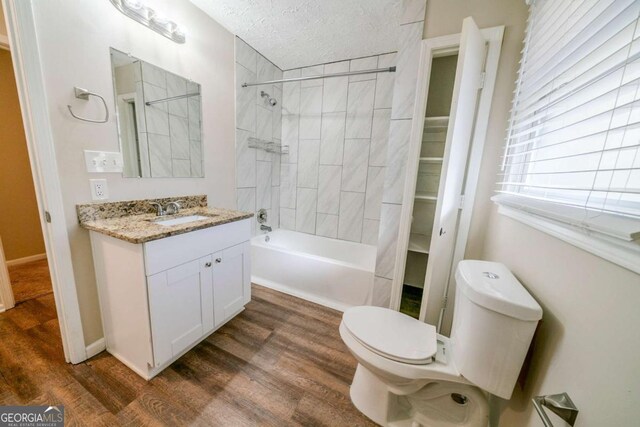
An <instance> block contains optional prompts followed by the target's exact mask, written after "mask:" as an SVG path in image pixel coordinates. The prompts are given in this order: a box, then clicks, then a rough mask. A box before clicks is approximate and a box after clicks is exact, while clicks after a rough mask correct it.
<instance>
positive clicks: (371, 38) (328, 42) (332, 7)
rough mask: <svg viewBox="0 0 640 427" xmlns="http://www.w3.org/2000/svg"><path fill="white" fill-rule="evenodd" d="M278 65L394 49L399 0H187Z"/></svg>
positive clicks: (294, 65)
mask: <svg viewBox="0 0 640 427" xmlns="http://www.w3.org/2000/svg"><path fill="white" fill-rule="evenodd" d="M190 1H191V3H193V4H195V5H196V6H198V7H199V8H200V9H202V10H203V11H205V12H206V13H207V14H208V15H209V16H211V17H212V18H213V19H214V20H216V21H217V22H219V23H220V24H221V25H223V26H224V27H225V28H227V29H228V30H229V31H231V32H232V33H234V34H236V35H237V36H239V37H240V38H242V39H243V40H244V41H246V42H247V43H249V44H250V45H251V46H252V47H253V48H254V49H256V50H258V51H259V52H260V53H261V54H262V55H264V56H265V57H266V58H267V59H269V60H270V61H272V62H273V63H274V64H276V65H277V66H278V67H280V68H281V69H283V70H288V69H291V68H299V67H305V66H309V65H315V64H322V63H326V62H333V61H339V60H342V59H349V58H357V57H360V56H369V55H376V54H380V53H386V52H393V51H395V50H397V47H396V46H397V40H398V30H399V19H400V13H401V11H400V9H401V1H400V0H190Z"/></svg>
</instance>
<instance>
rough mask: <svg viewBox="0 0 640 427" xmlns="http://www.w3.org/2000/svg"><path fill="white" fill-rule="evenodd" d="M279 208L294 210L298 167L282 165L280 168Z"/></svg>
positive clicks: (293, 164) (295, 165) (287, 164)
mask: <svg viewBox="0 0 640 427" xmlns="http://www.w3.org/2000/svg"><path fill="white" fill-rule="evenodd" d="M280 171H281V173H280V207H282V208H289V209H295V208H296V191H297V189H298V184H297V182H298V165H297V164H295V163H292V164H289V163H283V164H282V166H281V167H280Z"/></svg>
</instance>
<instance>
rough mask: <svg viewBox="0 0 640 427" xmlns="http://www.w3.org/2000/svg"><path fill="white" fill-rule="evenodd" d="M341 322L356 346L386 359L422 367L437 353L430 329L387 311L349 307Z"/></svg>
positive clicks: (365, 307) (436, 346)
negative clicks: (355, 341) (360, 346)
mask: <svg viewBox="0 0 640 427" xmlns="http://www.w3.org/2000/svg"><path fill="white" fill-rule="evenodd" d="M342 322H343V324H344V326H345V327H346V329H347V330H348V331H349V333H350V334H351V335H352V336H353V337H354V338H355V339H356V340H357V341H358V342H359V343H360V344H362V345H363V346H364V347H366V348H367V349H369V350H371V351H372V352H374V353H376V354H378V355H380V356H382V357H385V358H387V359H390V360H394V361H397V362H401V363H407V364H411V365H426V364H428V363H431V361H432V357H433V356H434V355H435V354H436V352H437V350H438V345H437V338H436V328H435V327H434V326H432V325H429V324H427V323H424V322H421V321H419V320H416V319H414V318H412V317H409V316H407V315H406V314H402V313H400V312H397V311H394V310H391V309H388V308H382V307H371V306H361V307H353V308H350V309H348V310H347V311H345V312H344V315H343V316H342Z"/></svg>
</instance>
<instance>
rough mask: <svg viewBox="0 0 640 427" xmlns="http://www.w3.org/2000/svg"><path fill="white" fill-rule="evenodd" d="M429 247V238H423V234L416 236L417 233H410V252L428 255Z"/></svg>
mask: <svg viewBox="0 0 640 427" xmlns="http://www.w3.org/2000/svg"><path fill="white" fill-rule="evenodd" d="M430 245H431V236H425V235H424V234H418V233H411V234H410V235H409V248H408V249H409V250H410V251H411V252H419V253H421V254H428V253H429V246H430Z"/></svg>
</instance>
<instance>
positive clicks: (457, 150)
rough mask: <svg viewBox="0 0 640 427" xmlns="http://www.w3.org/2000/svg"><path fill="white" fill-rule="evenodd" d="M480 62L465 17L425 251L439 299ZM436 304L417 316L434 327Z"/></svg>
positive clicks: (473, 29) (481, 41)
mask: <svg viewBox="0 0 640 427" xmlns="http://www.w3.org/2000/svg"><path fill="white" fill-rule="evenodd" d="M485 58H486V40H485V38H484V37H483V35H482V33H481V32H480V30H479V29H478V27H477V25H476V24H475V22H474V21H473V18H471V17H469V18H466V19H465V20H464V21H463V23H462V34H461V39H460V51H459V53H458V65H457V68H456V78H455V83H454V86H453V98H452V105H451V112H450V115H449V126H448V129H447V141H446V146H445V152H444V160H443V167H442V175H441V177H440V188H439V190H438V201H437V204H436V212H435V221H434V227H433V234H432V236H433V237H432V238H431V246H430V249H429V263H428V265H427V273H426V279H425V283H426V284H427V285H428V286H429V295H436V296H438V295H443V294H444V291H445V288H446V287H447V283H448V282H449V279H450V277H449V276H450V273H451V270H452V264H453V261H454V260H453V252H454V248H455V244H456V233H457V228H458V218H459V208H460V201H461V195H462V191H463V184H464V179H465V171H466V168H467V160H468V157H469V147H470V145H471V139H472V137H473V129H474V125H475V116H476V110H477V104H478V96H479V91H480V87H481V82H482V70H483V67H484V62H485ZM441 303H442V299H441V298H438V297H436V298H429V300H428V301H427V306H426V307H425V304H423V306H422V307H421V315H420V318H421V319H425V317H424V316H425V312H426V314H427V317H426V319H425V321H426V322H427V323H431V324H433V325H435V324H437V322H438V315H439V310H438V307H440V306H441Z"/></svg>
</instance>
